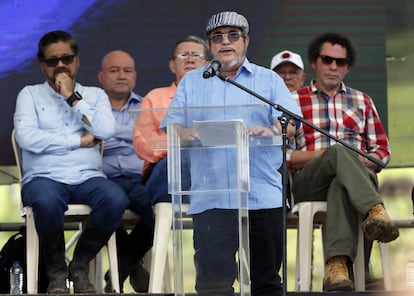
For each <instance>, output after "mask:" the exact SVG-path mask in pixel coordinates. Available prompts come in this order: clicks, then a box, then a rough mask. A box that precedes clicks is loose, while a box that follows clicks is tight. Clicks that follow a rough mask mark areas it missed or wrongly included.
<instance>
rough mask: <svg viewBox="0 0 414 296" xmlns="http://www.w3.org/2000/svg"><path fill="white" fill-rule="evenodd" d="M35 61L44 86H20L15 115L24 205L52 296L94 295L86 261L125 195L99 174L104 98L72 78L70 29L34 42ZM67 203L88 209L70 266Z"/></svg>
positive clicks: (109, 130) (106, 114)
mask: <svg viewBox="0 0 414 296" xmlns="http://www.w3.org/2000/svg"><path fill="white" fill-rule="evenodd" d="M37 58H38V60H39V63H40V69H41V71H42V73H43V74H44V76H45V77H46V82H45V83H43V84H36V85H30V86H26V87H24V88H23V89H22V90H21V91H20V93H19V94H18V97H17V102H16V111H15V114H14V128H15V131H16V140H17V143H18V144H19V146H20V148H21V149H22V157H23V164H22V166H23V179H22V181H21V185H22V201H23V204H24V205H25V206H30V207H32V208H33V214H34V220H35V225H36V230H37V232H38V234H39V243H40V252H41V253H42V254H43V258H44V261H45V265H46V272H47V275H48V280H49V284H48V288H47V292H48V293H49V294H62V293H69V288H68V287H67V286H66V281H67V279H68V277H69V279H70V280H71V281H73V284H74V291H75V293H95V292H96V291H95V288H94V287H93V286H92V284H91V283H90V281H89V277H88V273H89V267H88V266H89V262H90V261H91V260H92V259H93V258H94V257H95V256H96V254H97V253H98V252H99V251H100V249H101V248H102V246H104V245H105V244H106V242H107V241H108V239H109V237H110V236H111V234H112V233H113V232H114V230H115V229H116V228H117V227H118V226H119V224H120V221H121V218H122V215H123V213H124V210H125V208H126V206H127V204H128V198H127V196H126V195H125V193H124V192H123V190H122V189H121V188H120V187H119V186H118V185H116V184H115V183H113V182H112V181H108V180H107V179H106V177H105V175H104V173H103V172H102V159H101V155H100V147H99V146H100V145H99V144H100V143H101V142H102V141H103V140H106V139H108V138H109V137H111V136H112V135H113V134H114V131H115V120H114V118H113V116H112V113H111V108H110V104H109V101H108V97H107V95H106V94H105V92H104V91H103V90H101V89H99V88H96V87H86V86H82V85H81V84H79V83H77V82H76V81H75V77H76V74H77V72H78V69H79V63H80V61H79V47H78V44H77V41H76V40H75V39H74V38H73V37H72V36H71V35H70V34H69V33H67V32H64V31H52V32H49V33H46V34H45V35H44V36H43V37H42V38H41V39H40V41H39V47H38V53H37ZM70 203H81V204H87V205H88V206H90V207H91V209H92V211H91V213H90V215H89V217H88V219H87V221H86V222H85V224H84V227H83V231H82V234H81V236H80V238H79V240H78V243H77V245H76V248H75V250H74V253H73V260H72V261H71V263H70V264H69V268H68V267H67V266H66V262H65V239H64V233H63V225H64V213H65V211H66V210H67V208H68V204H70Z"/></svg>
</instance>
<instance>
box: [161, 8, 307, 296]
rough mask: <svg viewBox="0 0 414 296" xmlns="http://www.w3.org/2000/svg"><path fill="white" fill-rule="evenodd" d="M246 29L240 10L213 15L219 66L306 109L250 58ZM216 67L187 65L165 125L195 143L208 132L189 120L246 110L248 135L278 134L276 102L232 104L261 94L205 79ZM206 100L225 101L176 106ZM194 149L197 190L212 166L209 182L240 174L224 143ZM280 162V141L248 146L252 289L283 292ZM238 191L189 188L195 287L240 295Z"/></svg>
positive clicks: (210, 33) (211, 33)
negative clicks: (258, 106) (200, 131)
mask: <svg viewBox="0 0 414 296" xmlns="http://www.w3.org/2000/svg"><path fill="white" fill-rule="evenodd" d="M248 34H249V24H248V21H247V19H246V18H245V17H244V16H243V15H240V14H238V13H237V12H233V11H232V12H230V11H224V12H220V13H218V14H216V15H213V16H212V17H211V18H210V20H209V21H208V24H207V27H206V35H207V39H208V41H207V45H208V46H209V48H210V50H211V53H212V55H213V57H214V60H216V61H218V62H219V63H220V64H221V70H220V73H222V74H224V75H226V76H228V77H229V78H231V79H234V80H235V81H236V82H238V83H240V84H241V85H244V86H246V87H248V88H251V89H252V90H253V91H255V92H257V93H258V94H260V95H262V96H264V97H266V98H267V99H269V100H270V101H272V102H273V103H275V104H279V105H282V106H283V107H285V108H286V109H288V110H290V111H291V112H293V113H296V114H298V115H300V114H301V111H300V109H299V107H298V105H297V104H296V103H295V101H294V100H293V99H292V96H291V95H290V92H289V90H288V89H287V87H286V85H285V84H284V82H283V80H282V79H281V78H280V77H279V76H278V75H276V74H275V73H274V72H273V71H271V70H270V69H266V68H264V67H260V66H257V65H255V64H252V63H250V62H249V60H248V59H247V58H246V51H247V48H248V45H249V35H248ZM210 67H211V63H210V64H208V65H207V66H204V67H201V68H199V69H196V70H193V71H191V72H188V73H187V74H186V75H185V76H184V78H183V79H182V80H181V81H180V84H179V85H178V87H177V91H176V94H175V96H174V98H173V100H172V101H171V104H170V110H169V111H168V112H167V115H166V117H165V118H164V120H163V122H162V123H161V127H162V128H165V127H167V125H168V126H171V125H174V126H181V127H184V128H182V129H180V130H181V131H182V134H181V135H180V137H181V139H182V140H188V141H190V142H191V141H197V140H203V139H199V134H198V133H197V132H196V129H195V128H188V127H190V126H189V125H188V123H189V122H190V123H191V122H193V123H196V122H198V121H199V120H204V121H206V119H207V120H210V121H211V124H215V123H216V122H217V121H225V122H228V121H234V122H235V121H237V119H239V118H240V117H242V118H241V119H243V122H244V124H245V125H246V127H247V129H248V135H249V137H250V138H253V137H261V138H263V137H272V136H274V134H275V133H280V124H279V122H278V116H280V115H281V113H280V112H279V111H276V110H274V109H273V108H271V107H270V106H262V107H263V108H262V109H265V110H267V112H253V111H250V108H237V107H236V108H234V109H232V108H231V106H246V105H247V106H250V105H255V104H259V103H260V101H259V100H258V99H257V98H255V97H254V96H252V95H250V94H248V93H246V92H244V91H243V90H241V89H239V88H237V87H236V86H234V85H231V84H229V83H227V82H226V81H223V80H221V79H220V78H219V77H216V76H214V75H213V77H211V78H209V79H205V78H203V73H204V72H205V71H209V69H210ZM200 106H206V107H208V106H210V107H211V106H222V109H220V108H218V110H215V111H214V110H213V111H211V109H210V110H208V111H206V112H202V111H200V112H193V113H192V112H190V111H183V112H186V114H185V116H184V114H183V112H181V113H180V112H178V111H177V108H181V107H183V109H186V108H187V110H192V108H194V107H200ZM226 107H229V108H226ZM174 109H175V110H174ZM241 109H243V111H240V110H241ZM232 110H238V111H234V112H232ZM251 110H257V109H255V108H252V109H251ZM239 111H240V112H239ZM243 112H244V113H243ZM235 113H236V114H235ZM242 113H243V114H242ZM180 115H181V116H180ZM197 115H199V117H197ZM207 123H208V122H207ZM294 133H295V125H292V124H288V130H287V134H288V136H292V135H294ZM201 145H202V144H201ZM194 150H195V151H194V153H190V162H191V169H190V173H191V187H192V188H191V190H198V189H200V188H202V186H206V187H205V188H207V187H208V185H205V182H206V178H202V177H201V176H206V172H211V174H209V175H208V176H207V177H208V178H210V180H212V182H210V183H211V184H212V183H215V184H223V183H225V182H226V180H232V179H233V175H234V174H236V173H235V172H234V171H232V170H231V169H229V167H232V166H234V163H233V160H234V159H233V158H232V157H229V154H228V153H227V152H228V151H227V150H226V149H215V150H214V149H211V150H209V151H208V153H207V152H206V153H204V152H203V150H202V149H199V150H197V149H194ZM204 151H205V150H204ZM259 152H260V153H259ZM207 154H209V155H207ZM216 160H220V161H216ZM213 164H214V165H213ZM281 164H282V151H281V149H280V147H279V146H269V147H265V148H263V150H258V149H255V148H254V147H253V149H250V151H249V168H248V169H249V174H250V190H249V193H248V209H249V228H250V230H249V240H250V254H251V256H250V262H251V269H250V279H251V292H252V295H254V296H259V295H266V296H270V295H272V296H274V295H282V291H283V289H282V284H281V279H280V276H279V275H278V272H279V269H280V266H281V262H282V256H283V243H282V242H283V226H282V225H283V209H282V205H283V201H282V182H281V176H280V174H279V173H278V168H279V167H280V166H281ZM208 178H207V179H208ZM203 182H204V183H203ZM230 183H231V182H230ZM212 186H214V185H212ZM236 195H237V194H233V193H229V192H227V193H217V192H216V193H212V194H211V195H208V194H190V209H189V212H188V213H189V214H190V215H192V218H193V227H194V248H195V256H194V261H195V268H196V287H195V288H196V291H197V293H198V295H203V296H204V295H208V296H211V295H215V296H216V295H223V296H224V295H226V296H227V295H233V294H234V288H233V283H234V281H235V279H236V276H237V263H236V260H235V256H236V252H237V249H238V246H239V245H238V243H239V242H238V236H237V231H238V228H237V227H238V226H237V221H238V220H237V217H238V216H237V215H238V211H237V209H238V203H237V201H236V199H237V196H236Z"/></svg>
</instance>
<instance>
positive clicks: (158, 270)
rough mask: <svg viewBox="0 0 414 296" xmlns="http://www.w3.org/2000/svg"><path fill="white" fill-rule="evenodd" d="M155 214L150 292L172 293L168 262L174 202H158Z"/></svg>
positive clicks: (155, 206)
mask: <svg viewBox="0 0 414 296" xmlns="http://www.w3.org/2000/svg"><path fill="white" fill-rule="evenodd" d="M184 206H185V205H183V207H184ZM154 215H155V226H154V241H153V245H152V249H151V267H150V281H149V288H148V293H153V294H159V293H163V292H164V293H170V292H172V289H171V278H170V268H169V264H168V245H169V242H170V237H171V227H172V203H170V202H159V203H156V204H155V205H154Z"/></svg>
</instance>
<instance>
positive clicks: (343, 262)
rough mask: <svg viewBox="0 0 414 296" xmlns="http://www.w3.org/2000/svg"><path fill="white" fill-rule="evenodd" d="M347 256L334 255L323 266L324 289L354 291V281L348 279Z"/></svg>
mask: <svg viewBox="0 0 414 296" xmlns="http://www.w3.org/2000/svg"><path fill="white" fill-rule="evenodd" d="M347 259H348V257H346V256H334V257H332V258H330V259H329V260H328V263H326V266H325V277H324V278H323V290H324V291H354V290H355V286H354V283H353V282H352V281H351V280H350V279H349V273H348V265H347V263H348V260H347Z"/></svg>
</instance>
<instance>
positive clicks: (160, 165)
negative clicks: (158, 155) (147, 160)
mask: <svg viewBox="0 0 414 296" xmlns="http://www.w3.org/2000/svg"><path fill="white" fill-rule="evenodd" d="M183 159H185V160H183V162H182V164H181V165H182V168H181V174H182V184H181V186H182V188H183V189H184V190H186V189H188V188H190V183H191V180H190V172H189V164H188V160H187V159H186V158H184V157H183ZM167 163H168V161H167V157H165V158H163V159H161V160H160V161H159V162H157V163H156V164H155V165H154V168H153V169H152V172H151V176H150V177H149V178H148V181H147V183H146V184H145V188H146V189H147V192H148V194H149V195H150V199H151V202H152V204H156V203H158V202H171V201H172V199H171V194H169V193H168V170H167ZM188 200H189V197H188V196H183V201H182V202H183V203H188Z"/></svg>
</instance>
